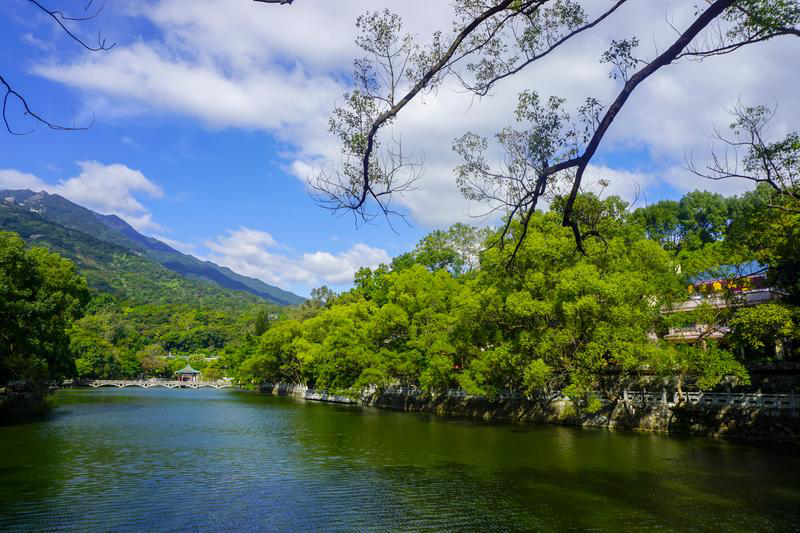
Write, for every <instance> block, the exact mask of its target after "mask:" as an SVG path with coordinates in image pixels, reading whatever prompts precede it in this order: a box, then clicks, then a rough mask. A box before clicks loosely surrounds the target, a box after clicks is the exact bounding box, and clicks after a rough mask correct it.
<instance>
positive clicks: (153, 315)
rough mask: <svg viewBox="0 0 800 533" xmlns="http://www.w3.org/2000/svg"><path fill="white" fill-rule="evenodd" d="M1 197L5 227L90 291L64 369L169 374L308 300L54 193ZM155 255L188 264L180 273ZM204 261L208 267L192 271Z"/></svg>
mask: <svg viewBox="0 0 800 533" xmlns="http://www.w3.org/2000/svg"><path fill="white" fill-rule="evenodd" d="M0 198H2V199H3V200H2V201H0V229H2V230H10V231H13V232H14V233H15V234H17V235H19V236H20V237H21V238H22V239H23V240H24V241H25V242H26V243H27V245H28V246H29V247H33V248H34V249H39V248H46V249H48V250H51V251H52V252H56V253H57V254H59V255H60V256H62V257H64V258H66V259H69V260H71V261H72V262H73V263H74V264H75V266H76V267H77V272H78V273H79V274H80V275H81V276H83V277H85V278H86V280H87V282H88V286H89V287H90V288H91V289H92V290H91V300H90V301H89V302H88V306H87V307H86V313H85V316H83V317H82V318H79V316H80V315H76V317H74V318H77V320H76V321H75V322H74V323H72V324H71V325H69V328H68V329H69V331H68V336H67V337H66V338H67V340H68V342H67V344H68V347H62V351H61V352H59V353H60V355H59V357H60V358H61V359H60V360H61V363H60V364H61V367H60V370H59V372H60V373H61V375H68V376H78V377H97V378H107V377H128V378H133V377H137V376H141V375H151V376H155V375H160V376H164V377H170V376H171V375H172V372H173V371H174V370H175V369H176V368H177V367H179V366H184V365H185V364H186V363H187V360H188V359H189V358H190V356H194V357H193V359H192V362H193V364H194V365H195V366H196V367H198V368H203V367H204V366H205V365H206V362H207V361H206V360H207V359H210V358H213V357H214V356H217V355H219V354H221V353H222V351H223V349H224V348H225V347H226V346H227V345H228V344H230V343H232V342H233V344H235V343H236V341H237V339H239V338H241V337H242V336H243V335H245V333H246V332H247V331H250V330H254V328H255V323H256V322H258V321H259V320H261V321H262V323H263V322H264V321H265V320H267V319H268V318H266V317H269V316H279V315H280V313H282V311H281V307H282V305H283V304H284V303H285V302H286V301H287V300H290V301H302V299H301V298H299V297H297V296H295V295H293V294H291V293H288V292H286V291H281V290H280V289H276V288H273V287H270V286H268V285H266V284H263V283H261V282H257V280H250V278H245V277H244V276H238V275H237V274H234V273H233V272H230V271H228V270H227V269H223V268H221V267H218V266H217V265H214V264H213V263H204V262H201V261H199V260H197V259H195V258H193V257H190V256H185V255H184V254H180V253H179V252H177V251H175V250H173V249H172V248H170V247H169V246H167V245H166V244H164V243H161V242H160V241H157V240H155V239H151V238H149V237H144V236H142V235H141V234H139V233H137V232H136V231H135V230H133V228H131V227H130V226H129V225H128V224H127V223H125V222H124V221H122V220H121V219H119V218H117V217H113V216H102V215H97V214H96V213H93V212H91V211H89V210H87V209H84V208H82V207H80V206H77V205H75V204H73V203H71V202H69V201H67V200H65V199H63V198H61V197H59V196H57V195H45V194H43V193H31V192H30V191H21V192H20V191H15V192H13V194H11V193H10V192H9V191H4V192H1V193H0ZM56 221H60V222H56ZM83 230H85V231H83ZM137 243H138V244H137ZM157 257H161V258H162V259H163V260H165V261H166V260H172V261H174V262H175V263H177V264H180V265H185V268H183V270H184V272H183V273H179V272H176V271H175V270H176V269H170V268H167V267H166V266H164V265H162V264H161V263H160V262H159V260H158V259H157ZM198 269H204V270H205V272H206V275H195V274H194V272H193V270H198ZM226 271H227V273H226ZM187 274H188V275H187ZM212 276H213V279H209V278H211V277H212ZM246 284H247V285H246ZM259 284H260V285H259ZM261 289H263V290H261ZM267 290H269V291H270V293H267V292H266V291H267ZM275 294H277V295H278V296H273V295H275ZM259 317H260V318H259ZM64 327H66V326H64ZM170 355H172V357H169V356H170ZM211 374H213V372H211ZM11 375H12V373H9V376H11ZM42 375H48V372H44V373H43V374H42ZM6 377H8V376H6Z"/></svg>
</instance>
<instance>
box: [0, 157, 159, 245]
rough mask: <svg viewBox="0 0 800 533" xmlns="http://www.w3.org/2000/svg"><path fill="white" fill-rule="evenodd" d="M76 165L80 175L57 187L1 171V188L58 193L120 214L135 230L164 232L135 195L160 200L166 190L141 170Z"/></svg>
mask: <svg viewBox="0 0 800 533" xmlns="http://www.w3.org/2000/svg"><path fill="white" fill-rule="evenodd" d="M77 165H78V167H80V170H81V172H80V174H78V175H77V176H74V177H71V178H69V179H66V180H61V181H59V182H58V183H56V184H50V183H46V182H45V181H43V180H42V179H40V178H39V177H38V176H35V175H33V174H28V173H24V172H19V171H17V170H13V169H9V170H0V188H3V189H31V190H35V191H45V192H49V193H51V194H59V195H61V196H63V197H64V198H67V199H68V200H71V201H73V202H75V203H76V204H79V205H82V206H83V207H86V208H88V209H92V210H94V211H97V212H98V213H101V214H104V215H108V214H115V215H119V216H120V217H122V218H124V219H125V220H126V221H127V222H128V223H130V224H131V225H132V226H134V227H135V228H136V229H139V230H158V229H162V228H161V226H159V224H157V223H156V222H155V221H153V216H152V213H150V211H149V210H148V209H147V208H146V207H145V206H144V205H143V204H142V203H141V202H140V201H139V200H138V199H137V198H136V195H137V194H144V195H146V196H149V197H151V198H161V197H163V196H164V191H163V190H162V189H161V187H160V186H159V185H157V184H156V183H154V182H152V181H150V180H149V179H148V178H147V177H145V175H144V174H142V173H141V171H139V170H135V169H132V168H129V167H127V166H126V165H123V164H120V163H115V164H111V165H104V164H102V163H98V162H97V161H77Z"/></svg>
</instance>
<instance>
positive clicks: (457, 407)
mask: <svg viewBox="0 0 800 533" xmlns="http://www.w3.org/2000/svg"><path fill="white" fill-rule="evenodd" d="M262 391H263V392H266V393H269V394H275V395H279V396H295V397H298V398H305V399H308V400H315V401H327V402H337V403H350V404H359V405H369V406H374V407H378V408H382V409H393V410H398V411H412V412H427V413H433V414H436V415H440V416H460V417H467V418H473V419H480V420H486V421H530V422H542V423H549V424H560V425H571V426H581V427H600V428H608V429H625V430H634V431H651V432H659V433H667V434H672V435H702V436H712V437H725V438H734V439H745V440H758V441H772V442H791V443H800V413H798V411H797V410H796V409H772V408H765V407H734V406H707V405H673V404H666V403H662V404H655V405H635V404H634V403H633V402H625V401H619V402H616V403H610V404H607V405H604V406H603V407H602V408H601V409H600V410H598V411H597V412H594V413H588V412H580V411H576V409H575V407H574V406H573V405H572V403H571V402H570V401H569V400H566V399H555V400H552V401H550V402H538V401H533V400H529V399H526V398H505V399H498V400H487V399H486V398H481V397H469V396H466V397H457V396H450V395H441V396H431V395H428V394H419V393H416V394H409V393H405V392H401V393H398V392H385V391H384V392H380V391H376V392H373V393H371V394H366V395H364V396H363V397H362V398H361V399H360V400H355V399H352V398H349V397H347V396H338V395H329V394H326V393H323V392H318V391H314V390H311V389H306V388H305V387H303V386H302V385H287V384H278V385H265V386H263V387H262Z"/></svg>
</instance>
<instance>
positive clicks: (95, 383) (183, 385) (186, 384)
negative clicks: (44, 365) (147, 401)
mask: <svg viewBox="0 0 800 533" xmlns="http://www.w3.org/2000/svg"><path fill="white" fill-rule="evenodd" d="M82 384H83V385H88V386H90V387H94V388H97V387H120V388H121V387H142V388H145V389H149V388H150V387H167V388H168V389H199V388H200V387H213V388H215V389H224V388H226V387H232V385H231V384H230V382H228V381H149V380H144V379H142V380H138V379H90V380H87V381H83V382H82Z"/></svg>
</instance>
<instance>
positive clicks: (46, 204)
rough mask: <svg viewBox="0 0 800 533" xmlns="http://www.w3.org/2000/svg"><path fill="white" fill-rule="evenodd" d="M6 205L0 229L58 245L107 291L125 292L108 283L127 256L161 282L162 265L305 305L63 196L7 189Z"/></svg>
mask: <svg viewBox="0 0 800 533" xmlns="http://www.w3.org/2000/svg"><path fill="white" fill-rule="evenodd" d="M0 200H2V201H0V205H1V206H2V207H3V209H2V213H0V229H4V230H7V231H14V232H16V233H19V234H20V235H22V236H23V238H25V239H26V240H29V239H34V240H37V241H38V242H40V243H43V244H45V245H47V246H52V247H54V249H57V250H58V251H59V252H60V253H62V254H63V255H65V256H67V257H70V258H72V259H75V260H76V261H78V263H79V265H81V266H82V267H86V268H91V269H92V270H93V273H92V275H91V276H90V279H89V281H90V283H92V282H95V281H96V282H97V283H99V285H97V287H98V288H102V289H103V290H110V289H115V290H119V287H113V286H112V285H110V284H108V283H109V279H108V278H109V277H110V278H116V277H117V274H119V272H120V271H121V270H125V269H126V268H128V266H127V265H119V264H112V262H111V261H110V260H109V259H110V257H112V256H117V257H118V256H120V254H123V255H129V256H136V257H139V258H141V259H142V261H137V262H135V265H130V266H131V268H130V270H132V271H134V272H138V271H142V270H147V271H148V274H152V273H157V274H156V277H157V278H158V279H159V282H160V281H161V280H162V278H164V274H163V273H158V269H157V268H156V267H157V266H158V265H160V266H162V267H164V268H165V269H167V270H171V271H173V272H175V273H177V274H178V276H177V277H175V276H173V277H168V278H167V279H170V280H176V279H179V278H181V277H183V278H187V279H196V280H202V281H206V282H211V283H213V284H214V285H217V286H218V287H222V288H226V289H233V290H235V291H243V292H247V293H250V294H253V295H255V296H258V297H260V298H263V299H264V300H266V301H268V302H270V303H274V304H279V305H292V304H297V303H300V302H302V301H303V298H301V297H299V296H297V295H296V294H293V293H291V292H288V291H285V290H283V289H280V288H278V287H274V286H272V285H268V284H266V283H264V282H262V281H260V280H257V279H254V278H249V277H246V276H242V275H239V274H236V273H235V272H233V271H231V270H230V269H228V268H225V267H220V266H219V265H216V264H214V263H211V262H209V261H200V260H199V259H197V258H195V257H192V256H190V255H186V254H183V253H181V252H179V251H177V250H175V249H173V248H171V247H170V246H168V245H167V244H165V243H163V242H161V241H159V240H157V239H154V238H152V237H147V236H144V235H142V234H140V233H139V232H137V231H136V230H135V229H133V228H132V227H131V226H130V225H129V224H128V223H127V222H125V221H124V220H122V219H121V218H119V217H117V216H115V215H100V214H98V213H95V212H94V211H91V210H89V209H86V208H84V207H81V206H79V205H77V204H75V203H73V202H70V201H69V200H66V199H65V198H62V197H61V196H59V195H57V194H47V193H44V192H32V191H28V190H20V191H8V190H7V191H0ZM87 237H88V238H89V240H87ZM110 245H111V246H110ZM96 248H99V250H98V253H97V254H96V255H97V256H98V257H92V254H93V250H94V249H96ZM100 257H102V259H101V260H100ZM95 259H98V260H96V261H95ZM148 262H155V263H156V265H146V263H148ZM106 267H110V268H111V269H113V270H114V272H113V273H112V275H111V276H104V273H103V272H98V271H101V270H103V269H105V268H106ZM129 286H130V285H129ZM219 294H222V293H219ZM151 296H152V294H151ZM147 301H148V302H152V301H153V300H147ZM157 301H158V300H157Z"/></svg>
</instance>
